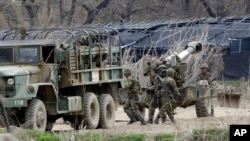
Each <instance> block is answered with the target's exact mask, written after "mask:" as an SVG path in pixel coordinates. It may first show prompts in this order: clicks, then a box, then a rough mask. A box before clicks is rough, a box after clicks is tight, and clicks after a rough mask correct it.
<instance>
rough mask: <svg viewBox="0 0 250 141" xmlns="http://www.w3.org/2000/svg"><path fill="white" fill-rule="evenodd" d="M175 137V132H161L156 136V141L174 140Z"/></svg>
mask: <svg viewBox="0 0 250 141" xmlns="http://www.w3.org/2000/svg"><path fill="white" fill-rule="evenodd" d="M174 139H175V135H174V134H169V133H165V134H164V133H161V134H157V135H155V136H154V140H155V141H173V140H174Z"/></svg>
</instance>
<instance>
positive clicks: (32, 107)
mask: <svg viewBox="0 0 250 141" xmlns="http://www.w3.org/2000/svg"><path fill="white" fill-rule="evenodd" d="M46 125H47V112H46V108H45V105H44V104H43V102H42V101H41V100H40V99H33V100H32V101H31V102H30V104H29V107H28V108H27V109H26V112H25V127H26V128H31V129H35V130H39V131H45V129H46Z"/></svg>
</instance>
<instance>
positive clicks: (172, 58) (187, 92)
mask: <svg viewBox="0 0 250 141" xmlns="http://www.w3.org/2000/svg"><path fill="white" fill-rule="evenodd" d="M201 50H202V45H201V43H199V42H190V43H188V44H187V46H186V47H185V50H184V51H181V52H180V53H178V54H177V53H174V54H171V55H169V56H166V57H163V58H162V59H161V60H160V61H159V60H158V61H159V62H160V64H159V66H158V74H164V73H165V72H166V70H167V69H168V68H170V67H171V68H173V69H174V70H175V77H174V80H175V82H176V85H177V87H178V89H179V92H180V94H181V96H180V97H173V95H172V96H171V98H173V99H174V101H175V102H173V103H174V104H173V109H174V108H175V107H183V108H185V107H188V106H191V105H195V110H196V115H197V117H206V116H210V115H213V111H214V110H213V103H212V98H215V97H217V98H218V97H219V96H220V95H223V96H224V95H225V93H224V91H223V90H222V89H221V88H218V87H217V88H214V87H207V86H203V85H193V84H192V85H190V84H185V85H184V83H185V79H184V78H185V73H186V70H187V63H184V60H185V59H186V58H187V57H188V56H190V55H191V54H195V53H199V52H200V51H201ZM143 61H144V60H143ZM145 61H149V60H146V59H145ZM153 61H154V60H153ZM143 64H146V63H143ZM147 64H156V62H152V61H151V62H150V63H147ZM144 67H147V65H144ZM149 67H151V69H152V65H151V66H149ZM143 70H149V69H147V68H143ZM144 73H145V72H144ZM165 74H166V73H165ZM159 82H162V81H159ZM159 84H161V87H162V89H165V90H168V88H165V87H167V86H166V85H164V84H162V83H159ZM237 96H239V97H240V95H237ZM224 97H227V95H226V96H224ZM218 100H219V99H218ZM219 102H220V101H219ZM224 103H226V102H224ZM237 103H238V102H237ZM208 105H209V106H208ZM209 108H211V110H209Z"/></svg>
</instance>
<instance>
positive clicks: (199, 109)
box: [195, 100, 210, 117]
mask: <svg viewBox="0 0 250 141" xmlns="http://www.w3.org/2000/svg"><path fill="white" fill-rule="evenodd" d="M195 111H196V115H197V117H208V116H210V113H209V109H208V106H207V103H206V100H199V101H196V102H195Z"/></svg>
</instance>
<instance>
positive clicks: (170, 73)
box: [154, 68, 180, 124]
mask: <svg viewBox="0 0 250 141" xmlns="http://www.w3.org/2000/svg"><path fill="white" fill-rule="evenodd" d="M174 73H175V71H174V69H172V68H168V69H167V70H166V75H167V76H166V78H165V79H164V80H163V84H162V88H161V92H162V103H163V105H162V107H161V109H160V111H159V113H158V114H157V117H156V119H155V120H154V122H155V123H156V124H158V123H159V119H160V117H161V116H163V115H164V114H165V113H166V112H167V114H168V117H169V118H170V119H171V122H175V120H174V111H173V107H172V104H171V103H172V102H174V101H175V99H174V96H175V95H177V96H180V93H179V91H178V89H177V86H176V84H175V80H174V78H173V77H174Z"/></svg>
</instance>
